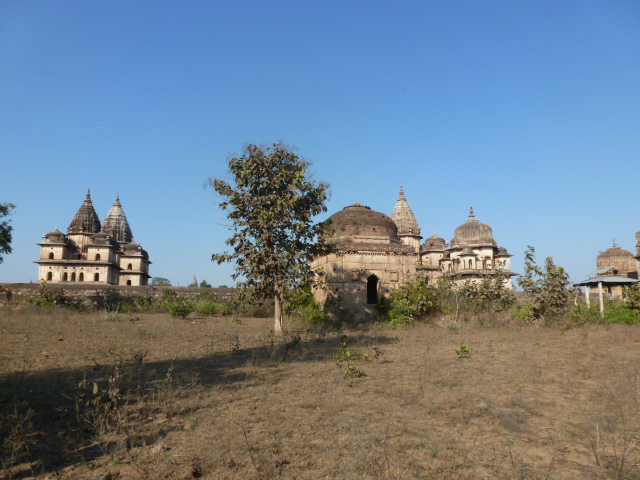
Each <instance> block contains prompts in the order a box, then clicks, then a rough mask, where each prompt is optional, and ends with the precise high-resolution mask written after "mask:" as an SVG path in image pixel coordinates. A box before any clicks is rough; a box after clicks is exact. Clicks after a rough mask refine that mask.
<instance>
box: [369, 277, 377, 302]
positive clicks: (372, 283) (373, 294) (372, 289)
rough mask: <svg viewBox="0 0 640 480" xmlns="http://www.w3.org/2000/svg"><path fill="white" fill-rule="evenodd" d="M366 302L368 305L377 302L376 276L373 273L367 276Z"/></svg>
mask: <svg viewBox="0 0 640 480" xmlns="http://www.w3.org/2000/svg"><path fill="white" fill-rule="evenodd" d="M367 303H368V304H370V305H377V303H378V277H376V276H375V275H371V276H370V277H369V278H367Z"/></svg>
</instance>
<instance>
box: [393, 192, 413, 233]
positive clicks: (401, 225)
mask: <svg viewBox="0 0 640 480" xmlns="http://www.w3.org/2000/svg"><path fill="white" fill-rule="evenodd" d="M391 218H392V219H393V221H394V222H395V223H396V225H397V226H398V235H400V236H403V235H416V236H419V235H420V226H419V225H418V221H417V220H416V217H415V215H414V214H413V211H412V210H411V207H410V206H409V202H407V198H406V197H405V196H404V188H402V187H400V196H399V197H398V202H397V203H396V208H394V209H393V215H391Z"/></svg>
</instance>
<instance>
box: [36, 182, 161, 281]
mask: <svg viewBox="0 0 640 480" xmlns="http://www.w3.org/2000/svg"><path fill="white" fill-rule="evenodd" d="M38 245H40V247H41V254H40V260H37V261H36V262H35V263H37V264H39V265H40V271H39V274H38V281H39V282H43V281H46V282H50V283H63V282H76V283H82V282H91V283H103V284H108V285H147V284H148V280H149V278H150V277H149V265H150V264H151V262H150V261H149V255H148V253H147V252H146V251H145V250H144V249H143V248H142V247H141V246H140V245H138V244H137V243H136V242H135V241H134V240H133V234H132V233H131V228H130V227H129V222H128V221H127V217H126V216H125V214H124V211H123V210H122V205H121V204H120V198H119V197H118V198H116V201H115V203H114V204H113V207H111V210H110V211H109V213H108V214H107V217H106V218H105V221H104V223H103V224H102V225H100V220H99V219H98V215H97V214H96V211H95V209H94V208H93V202H92V201H91V193H90V192H87V197H86V198H85V200H84V203H83V204H82V206H81V207H80V209H79V210H78V213H76V216H75V217H74V218H73V221H72V222H71V224H70V225H69V229H68V232H67V234H66V235H65V234H64V233H62V232H61V231H60V230H58V229H57V228H56V229H55V230H54V231H53V232H50V233H47V234H46V235H44V236H43V239H42V242H40V243H38Z"/></svg>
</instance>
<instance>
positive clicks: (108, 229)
mask: <svg viewBox="0 0 640 480" xmlns="http://www.w3.org/2000/svg"><path fill="white" fill-rule="evenodd" d="M102 231H103V232H104V233H106V234H107V235H111V237H112V238H113V239H114V240H115V241H116V242H118V243H130V242H131V241H132V240H133V234H132V233H131V227H129V222H128V221H127V216H126V215H125V214H124V210H122V205H121V204H120V194H118V196H117V197H116V201H115V202H114V203H113V207H111V210H109V213H108V214H107V218H105V219H104V223H103V224H102Z"/></svg>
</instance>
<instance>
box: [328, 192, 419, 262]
mask: <svg viewBox="0 0 640 480" xmlns="http://www.w3.org/2000/svg"><path fill="white" fill-rule="evenodd" d="M329 220H330V222H331V230H332V235H331V237H330V241H331V242H332V243H334V244H335V245H336V246H337V247H339V248H342V249H355V250H373V251H396V250H398V251H404V250H406V249H407V248H409V247H406V246H405V245H404V244H403V243H402V241H401V240H400V237H398V226H397V225H396V224H395V222H394V221H393V220H392V219H391V218H390V217H389V216H387V215H385V214H384V213H381V212H376V211H375V210H371V207H367V206H365V205H361V204H359V203H354V204H353V205H350V206H348V207H345V208H343V209H342V210H340V211H339V212H337V213H334V214H333V215H332V216H331V217H329Z"/></svg>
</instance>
